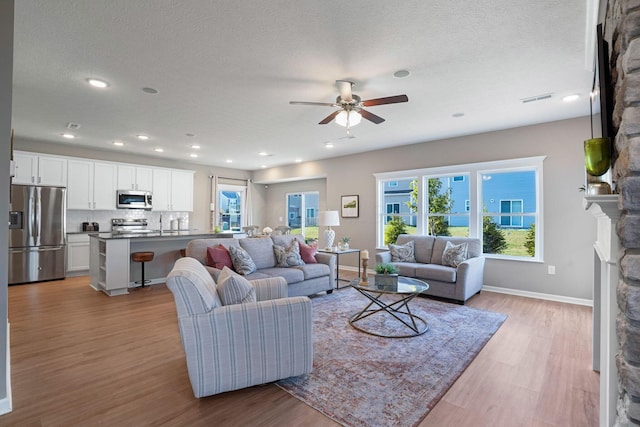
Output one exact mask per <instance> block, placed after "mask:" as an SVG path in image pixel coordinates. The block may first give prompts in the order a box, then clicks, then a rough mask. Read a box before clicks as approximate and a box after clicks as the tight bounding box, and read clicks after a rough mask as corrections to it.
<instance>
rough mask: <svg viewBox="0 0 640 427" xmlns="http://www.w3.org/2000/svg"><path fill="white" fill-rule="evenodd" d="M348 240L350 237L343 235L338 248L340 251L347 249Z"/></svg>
mask: <svg viewBox="0 0 640 427" xmlns="http://www.w3.org/2000/svg"><path fill="white" fill-rule="evenodd" d="M349 240H351V237H343V238H342V242H340V244H339V247H338V249H340V250H341V251H346V250H347V249H349Z"/></svg>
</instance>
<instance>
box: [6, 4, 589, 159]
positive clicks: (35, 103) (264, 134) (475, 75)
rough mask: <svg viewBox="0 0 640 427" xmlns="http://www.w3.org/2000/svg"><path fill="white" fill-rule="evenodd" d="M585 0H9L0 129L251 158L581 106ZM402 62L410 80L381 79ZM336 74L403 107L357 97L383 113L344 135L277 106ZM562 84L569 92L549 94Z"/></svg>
mask: <svg viewBox="0 0 640 427" xmlns="http://www.w3.org/2000/svg"><path fill="white" fill-rule="evenodd" d="M587 3H588V2H585V1H584V0H562V1H557V0H540V1H530V0H476V1H462V0H430V1H425V0H404V1H402V2H396V1H385V0H350V1H335V0H330V1H320V0H306V1H286V0H272V1H238V0H215V1H212V0H107V1H105V0H56V1H42V0H19V1H16V2H15V40H14V41H15V50H14V56H15V58H14V92H13V127H14V128H15V133H16V136H17V137H18V138H20V137H22V138H28V139H36V140H44V141H51V142H55V143H64V144H77V145H82V146H90V147H95V148H98V149H100V150H105V149H106V150H119V151H126V152H131V153H137V154H144V155H151V156H158V157H163V158H170V159H180V160H184V161H191V162H195V163H200V164H207V165H215V166H224V167H232V168H240V169H247V170H255V169H259V168H261V167H262V165H266V166H267V167H271V166H277V165H284V164H290V163H294V162H295V161H296V159H300V160H302V161H309V160H315V159H322V158H328V157H334V156H342V155H346V154H352V153H358V152H362V151H369V150H374V149H381V148H386V147H392V146H396V145H404V144H412V143H418V142H424V141H430V140H436V139H443V138H447V137H453V136H460V135H467V134H474V133H480V132H486V131H491V130H497V129H505V128H512V127H517V126H522V125H528V124H534V123H541V122H547V121H554V120H561V119H566V118H572V117H578V116H585V115H588V114H589V99H588V95H589V92H590V90H591V84H592V79H593V74H592V71H591V67H590V66H588V64H591V61H592V59H591V55H588V54H586V52H587V51H590V50H591V48H590V47H589V48H587V46H586V45H585V40H586V39H587V38H589V39H591V35H590V34H589V35H587V34H586V33H585V30H586V28H587V27H589V28H590V29H591V28H592V25H591V24H590V23H589V24H588V25H587V22H588V21H590V18H588V15H589V13H588V12H589V11H588V10H587V8H588V5H587ZM402 69H404V70H408V71H409V72H410V75H409V76H408V77H406V78H397V77H394V75H393V74H394V72H395V71H397V70H402ZM89 77H97V78H101V79H104V80H106V81H108V82H109V83H110V86H109V87H108V88H107V89H103V90H98V89H95V88H92V87H91V86H89V85H88V84H87V82H86V79H87V78H89ZM338 79H347V80H352V81H353V82H355V86H354V88H353V92H354V93H355V94H358V95H360V96H361V98H362V99H363V100H364V99H371V98H378V97H385V96H392V95H398V94H406V95H407V96H408V97H409V102H408V103H403V104H394V105H383V106H376V107H370V108H368V110H369V111H370V112H372V113H374V114H376V115H379V116H382V117H384V118H385V119H386V121H385V122H384V123H382V124H379V125H375V124H373V123H371V122H368V121H366V120H363V122H362V123H361V124H359V125H358V126H356V127H354V128H352V135H354V136H355V138H351V139H346V138H344V137H345V136H346V130H345V128H343V127H341V126H338V125H337V124H335V123H334V122H332V123H329V124H327V125H319V124H318V122H319V121H320V120H322V119H323V118H324V117H326V116H327V115H329V114H330V113H331V112H332V111H333V110H332V109H331V107H325V106H301V105H289V101H292V100H293V101H316V102H334V101H335V98H336V96H337V95H338V90H337V88H336V85H335V80H338ZM143 87H152V88H155V89H157V90H158V91H159V93H158V94H156V95H149V94H147V93H144V92H143V91H142V90H141V89H142V88H143ZM543 94H552V97H551V98H550V99H547V100H544V101H537V102H531V103H523V102H522V101H521V100H522V99H524V98H530V97H536V96H539V95H543ZM569 94H579V95H580V96H581V98H580V99H579V100H578V101H577V102H574V103H565V102H562V100H561V98H562V97H563V96H565V95H569ZM456 113H464V116H463V117H459V118H455V117H453V115H454V114H456ZM69 122H72V123H77V124H80V128H79V129H78V130H75V131H73V133H75V134H76V135H77V138H76V139H75V140H73V141H68V140H64V139H63V138H62V137H61V136H60V134H61V133H63V132H65V131H68V129H66V125H67V123H69ZM137 134H147V135H149V136H150V137H151V139H150V140H149V141H146V142H145V141H139V140H137V139H136V138H135V135H137ZM186 134H194V135H195V136H187V135H186ZM114 140H118V141H122V142H124V144H125V145H124V146H123V147H120V148H119V147H115V146H114V145H113V144H112V142H113V141H114ZM329 141H330V142H333V143H334V144H335V147H334V148H333V149H327V148H326V147H325V143H326V142H329ZM196 143H197V144H200V145H201V146H202V148H201V149H200V150H194V149H192V148H191V145H192V144H196ZM156 147H162V148H164V152H163V153H156V152H154V151H153V150H154V148H156ZM261 151H264V152H267V153H268V154H269V156H266V157H264V156H260V155H259V154H258V153H259V152H261ZM190 153H197V154H198V156H199V157H198V158H196V159H192V158H190V157H189V154H190ZM227 159H230V160H232V161H233V163H230V164H229V163H225V160H227ZM132 162H135V158H132Z"/></svg>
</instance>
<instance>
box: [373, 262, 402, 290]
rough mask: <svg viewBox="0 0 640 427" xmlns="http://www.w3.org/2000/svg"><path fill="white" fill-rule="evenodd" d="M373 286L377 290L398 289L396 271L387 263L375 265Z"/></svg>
mask: <svg viewBox="0 0 640 427" xmlns="http://www.w3.org/2000/svg"><path fill="white" fill-rule="evenodd" d="M375 270H376V276H375V284H376V287H377V288H379V289H389V290H392V289H396V290H397V289H398V269H397V268H396V266H395V265H393V264H389V263H383V264H377V265H376V269H375Z"/></svg>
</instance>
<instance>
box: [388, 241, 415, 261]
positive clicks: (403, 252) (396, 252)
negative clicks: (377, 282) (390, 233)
mask: <svg viewBox="0 0 640 427" xmlns="http://www.w3.org/2000/svg"><path fill="white" fill-rule="evenodd" d="M389 252H391V262H416V257H415V255H414V243H413V240H410V241H408V242H407V243H405V244H404V245H394V244H391V243H390V244H389Z"/></svg>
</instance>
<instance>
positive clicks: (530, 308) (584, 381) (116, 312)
mask: <svg viewBox="0 0 640 427" xmlns="http://www.w3.org/2000/svg"><path fill="white" fill-rule="evenodd" d="M341 275H342V273H341ZM348 275H349V273H348V272H345V273H344V277H348ZM88 280H89V279H88V278H87V277H78V278H70V279H66V280H64V281H55V282H47V283H39V284H28V285H19V286H10V287H9V321H10V326H11V381H12V390H13V412H11V413H9V414H6V415H3V416H0V426H97V425H100V426H150V425H153V426H156V425H167V426H335V425H337V424H336V423H335V422H333V421H332V420H330V419H328V418H326V417H324V416H323V415H322V414H320V413H319V412H317V411H315V410H314V409H312V408H310V407H308V406H307V405H305V404H304V403H302V402H300V401H299V400H297V399H296V398H294V397H292V396H290V395H289V394H288V393H286V392H284V391H282V390H280V389H279V388H278V387H276V386H275V385H273V384H270V385H264V386H258V387H252V388H249V389H245V390H239V391H235V392H229V393H224V394H221V395H217V396H211V397H208V398H203V399H196V398H194V397H193V394H192V391H191V388H190V384H189V380H188V377H187V372H186V365H185V360H184V354H183V351H182V346H181V343H180V336H179V333H178V327H177V321H176V313H175V305H174V303H173V297H172V295H171V293H170V292H169V290H168V289H167V288H166V286H164V285H155V286H152V287H151V288H146V289H142V290H137V291H132V293H131V294H129V295H125V296H118V297H108V296H106V295H104V294H102V293H99V292H96V291H94V290H92V289H91V288H90V287H89V286H88ZM337 292H340V291H337ZM468 305H469V306H472V307H478V308H484V309H488V310H492V311H498V312H502V313H505V314H507V315H508V316H509V318H508V319H507V321H506V322H505V323H504V324H503V326H502V327H501V328H500V329H499V330H498V332H497V333H496V334H495V336H494V337H493V338H492V339H491V340H490V341H489V343H488V344H487V345H486V347H485V348H484V349H483V350H482V352H481V353H480V354H479V355H478V357H476V359H475V360H474V361H473V363H472V364H471V365H470V366H469V368H468V369H467V370H466V371H465V372H464V373H463V375H462V376H461V377H460V378H459V379H458V381H457V382H456V383H455V384H454V385H453V387H452V388H451V389H450V390H449V392H448V393H447V394H446V395H445V396H444V398H443V399H442V400H441V401H440V402H439V403H438V404H437V405H436V407H435V408H434V409H433V410H432V411H431V413H430V414H429V415H428V416H427V417H426V418H425V419H424V420H423V422H422V423H421V424H420V425H421V426H509V427H511V426H562V427H567V426H595V425H597V420H598V375H597V374H596V373H594V372H593V371H592V370H591V367H590V363H591V332H590V328H591V309H590V308H588V307H581V306H576V305H569V304H560V303H554V302H549V301H542V300H536V299H530V298H521V297H514V296H506V295H500V294H495V293H489V292H483V293H482V294H481V295H477V296H475V297H473V298H472V299H471V300H470V301H469V302H468Z"/></svg>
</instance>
